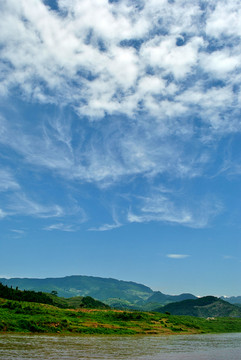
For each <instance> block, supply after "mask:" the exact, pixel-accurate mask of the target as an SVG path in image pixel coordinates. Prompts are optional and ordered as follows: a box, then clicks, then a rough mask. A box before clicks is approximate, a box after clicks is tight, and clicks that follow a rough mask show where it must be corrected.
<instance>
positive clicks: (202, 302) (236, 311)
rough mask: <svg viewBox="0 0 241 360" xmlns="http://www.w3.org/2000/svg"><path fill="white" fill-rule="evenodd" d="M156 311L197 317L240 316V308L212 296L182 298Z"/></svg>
mask: <svg viewBox="0 0 241 360" xmlns="http://www.w3.org/2000/svg"><path fill="white" fill-rule="evenodd" d="M156 311H159V312H170V313H171V314H173V315H190V316H198V317H241V308H240V307H238V306H235V305H232V304H230V303H228V302H226V301H224V300H221V299H219V298H216V297H214V296H205V297H202V298H200V299H196V300H184V301H180V302H177V303H172V304H168V305H166V306H163V307H160V308H159V309H157V310H156Z"/></svg>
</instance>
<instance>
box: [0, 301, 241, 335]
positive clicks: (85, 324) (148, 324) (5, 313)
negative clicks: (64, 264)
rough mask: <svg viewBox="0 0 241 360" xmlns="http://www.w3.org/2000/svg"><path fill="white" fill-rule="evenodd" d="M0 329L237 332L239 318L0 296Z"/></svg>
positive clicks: (140, 332)
mask: <svg viewBox="0 0 241 360" xmlns="http://www.w3.org/2000/svg"><path fill="white" fill-rule="evenodd" d="M0 332H4V333H6V332H9V333H11V332H12V333H42V334H44V333H46V334H97V335H105V334H110V335H115V334H116V335H138V334H141V335H144V334H148V335H155V334H156V335H171V334H200V333H227V332H241V319H240V318H215V319H202V318H196V317H192V316H172V315H168V314H160V313H154V312H152V313H148V312H139V311H120V310H101V309H98V310H95V309H78V310H74V309H60V308H57V307H54V306H52V305H46V304H38V303H29V302H22V301H21V302H20V301H11V300H5V299H0Z"/></svg>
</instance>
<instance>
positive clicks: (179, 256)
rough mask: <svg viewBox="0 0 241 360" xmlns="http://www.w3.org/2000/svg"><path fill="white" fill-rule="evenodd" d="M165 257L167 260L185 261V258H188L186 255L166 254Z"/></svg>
mask: <svg viewBox="0 0 241 360" xmlns="http://www.w3.org/2000/svg"><path fill="white" fill-rule="evenodd" d="M166 257H167V258H169V259H186V258H188V257H190V255H186V254H167V255H166Z"/></svg>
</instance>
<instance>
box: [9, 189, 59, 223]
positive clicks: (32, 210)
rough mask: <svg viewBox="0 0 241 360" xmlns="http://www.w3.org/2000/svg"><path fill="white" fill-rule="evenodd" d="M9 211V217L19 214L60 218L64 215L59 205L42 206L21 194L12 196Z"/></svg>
mask: <svg viewBox="0 0 241 360" xmlns="http://www.w3.org/2000/svg"><path fill="white" fill-rule="evenodd" d="M7 211H8V214H9V215H16V214H17V215H23V216H34V217H38V218H51V217H60V216H63V215H64V210H63V209H62V208H61V207H60V206H59V205H42V204H40V203H38V202H36V201H34V200H32V199H29V198H28V197H27V196H26V195H25V194H24V193H20V192H19V193H17V194H14V195H13V196H12V195H11V201H9V203H8V205H7Z"/></svg>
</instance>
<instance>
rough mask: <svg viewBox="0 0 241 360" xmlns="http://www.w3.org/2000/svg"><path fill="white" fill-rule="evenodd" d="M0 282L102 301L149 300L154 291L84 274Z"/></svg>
mask: <svg viewBox="0 0 241 360" xmlns="http://www.w3.org/2000/svg"><path fill="white" fill-rule="evenodd" d="M0 282H2V283H3V284H6V285H8V286H13V287H18V288H19V289H22V290H24V289H25V290H35V291H43V292H48V293H51V292H52V291H53V290H54V291H57V293H58V295H59V296H61V297H66V298H68V297H74V296H91V297H93V298H95V299H98V300H101V301H104V300H106V299H109V298H117V299H118V298H120V299H123V300H127V301H129V302H131V303H136V302H138V301H143V300H147V299H148V298H149V297H150V296H151V295H152V294H153V293H154V292H153V291H152V290H151V289H150V288H149V287H147V286H145V285H142V284H137V283H135V282H129V281H120V280H116V279H106V278H100V277H93V276H82V275H76V276H66V277H63V278H47V279H27V278H24V279H21V278H13V279H0Z"/></svg>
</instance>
